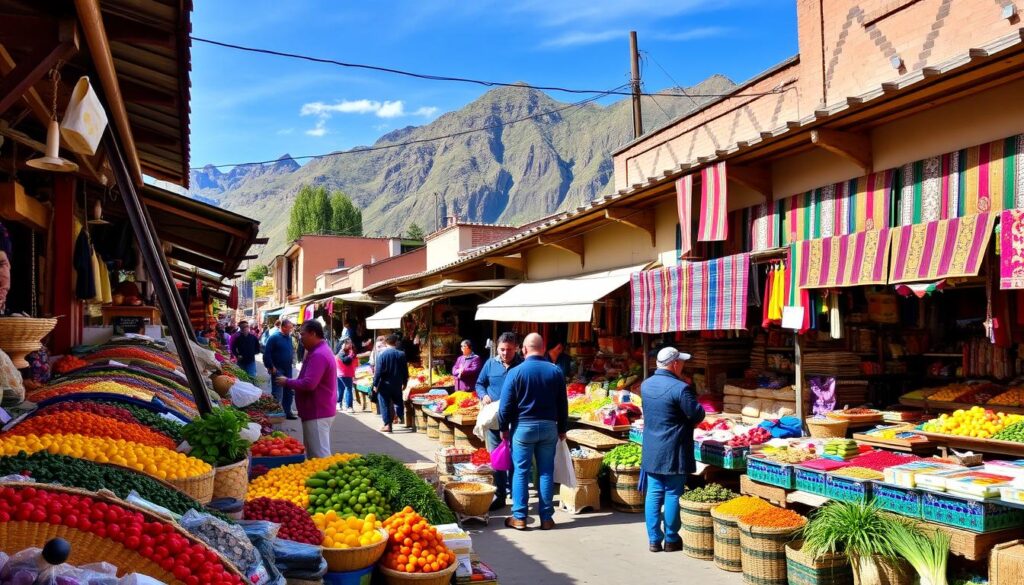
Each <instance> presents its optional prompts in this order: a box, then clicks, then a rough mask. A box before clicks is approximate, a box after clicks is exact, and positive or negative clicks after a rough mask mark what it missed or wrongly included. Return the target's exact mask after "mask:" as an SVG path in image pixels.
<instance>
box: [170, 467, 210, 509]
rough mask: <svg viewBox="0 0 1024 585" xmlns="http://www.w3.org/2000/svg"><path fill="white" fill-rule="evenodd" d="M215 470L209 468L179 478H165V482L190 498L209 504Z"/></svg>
mask: <svg viewBox="0 0 1024 585" xmlns="http://www.w3.org/2000/svg"><path fill="white" fill-rule="evenodd" d="M215 476H216V472H215V471H214V470H213V469H211V470H210V471H207V472H206V473H204V474H202V475H196V476H193V477H183V478H180V479H170V478H168V479H167V483H169V484H171V485H173V486H174V489H176V490H178V491H180V492H185V494H187V495H188V496H189V497H190V498H192V499H193V500H196V501H197V502H199V503H200V504H209V503H210V502H211V501H213V484H214V481H215V480H214V478H215Z"/></svg>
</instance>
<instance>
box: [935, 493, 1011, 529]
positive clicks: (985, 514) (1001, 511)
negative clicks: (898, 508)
mask: <svg viewBox="0 0 1024 585" xmlns="http://www.w3.org/2000/svg"><path fill="white" fill-rule="evenodd" d="M921 510H922V515H923V517H924V519H925V520H929V521H931V522H938V523H939V524H946V525H949V526H955V527H957V528H963V529H964V530H970V531H972V532H995V531H996V530H1004V529H1006V528H1016V527H1018V526H1024V510H1018V509H1016V508H1010V507H1008V506H1001V505H999V504H995V503H991V502H982V501H979V500H975V499H970V498H962V497H958V496H954V495H951V494H941V493H935V492H924V496H923V497H922V499H921Z"/></svg>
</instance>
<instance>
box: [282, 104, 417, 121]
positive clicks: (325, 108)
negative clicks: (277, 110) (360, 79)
mask: <svg viewBox="0 0 1024 585" xmlns="http://www.w3.org/2000/svg"><path fill="white" fill-rule="evenodd" d="M435 113H437V108H435V107H433V106H424V107H421V108H418V109H416V110H415V111H412V112H406V111H405V102H404V101H402V100H394V101H388V100H385V101H383V102H379V101H376V100H365V99H364V100H342V101H340V102H337V103H334V104H326V103H324V102H310V103H308V104H304V105H303V106H302V109H301V110H299V114H300V115H302V116H320V117H325V118H329V117H331V116H332V115H334V114H373V115H375V116H377V117H378V118H402V117H405V116H419V117H423V118H429V117H430V116H433V115H434V114H435Z"/></svg>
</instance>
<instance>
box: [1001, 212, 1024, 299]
mask: <svg viewBox="0 0 1024 585" xmlns="http://www.w3.org/2000/svg"><path fill="white" fill-rule="evenodd" d="M999 237H1000V239H1001V245H1000V250H999V288H1001V289H1003V290H1006V289H1022V288H1024V209H1007V210H1004V211H1003V212H1002V214H1000V217H999Z"/></svg>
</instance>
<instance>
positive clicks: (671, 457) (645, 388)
mask: <svg viewBox="0 0 1024 585" xmlns="http://www.w3.org/2000/svg"><path fill="white" fill-rule="evenodd" d="M688 359H690V354H687V353H682V352H680V351H679V350H677V349H676V348H674V347H666V348H663V349H662V350H661V351H659V352H658V362H657V364H658V369H657V371H655V372H654V375H653V376H651V377H650V378H648V379H646V380H644V382H643V384H641V386H640V395H641V396H643V398H644V436H643V445H644V448H643V453H642V454H641V456H640V468H641V469H642V470H643V471H644V473H645V474H646V475H647V496H646V500H645V502H644V504H645V505H644V517H645V520H646V521H647V540H648V541H649V543H650V551H651V552H661V551H662V550H664V551H665V552H677V551H680V550H683V542H682V540H681V539H680V537H679V527H680V522H681V521H680V518H679V496H681V495H683V488H685V487H686V476H687V475H689V474H691V473H693V472H694V471H695V470H696V465H695V463H694V460H693V429H694V427H695V426H696V425H697V424H698V423H700V421H702V420H704V409H703V408H702V407H701V406H700V404H698V403H697V396H696V393H695V392H694V390H693V388H692V387H691V386H690V385H689V384H687V383H686V382H684V381H683V380H682V373H683V363H684V362H685V361H686V360H688ZM662 508H664V510H662Z"/></svg>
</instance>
